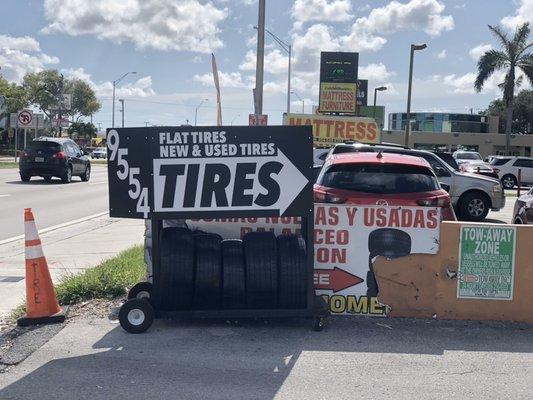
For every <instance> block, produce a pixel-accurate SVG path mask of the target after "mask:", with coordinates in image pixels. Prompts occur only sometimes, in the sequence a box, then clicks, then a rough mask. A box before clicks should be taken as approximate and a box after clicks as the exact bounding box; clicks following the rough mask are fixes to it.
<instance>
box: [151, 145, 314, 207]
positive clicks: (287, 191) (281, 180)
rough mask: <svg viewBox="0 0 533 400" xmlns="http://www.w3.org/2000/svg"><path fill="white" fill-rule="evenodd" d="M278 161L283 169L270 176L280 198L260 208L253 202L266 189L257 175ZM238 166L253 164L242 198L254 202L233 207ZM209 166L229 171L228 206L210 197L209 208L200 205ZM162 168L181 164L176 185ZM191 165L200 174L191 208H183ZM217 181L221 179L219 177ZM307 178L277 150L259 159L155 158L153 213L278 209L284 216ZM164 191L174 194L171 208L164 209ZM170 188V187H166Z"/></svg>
mask: <svg viewBox="0 0 533 400" xmlns="http://www.w3.org/2000/svg"><path fill="white" fill-rule="evenodd" d="M272 161H275V162H278V163H280V164H282V168H281V170H280V171H279V173H278V174H270V178H271V179H273V180H274V181H275V182H277V184H278V185H279V188H280V193H279V197H278V199H277V200H276V202H275V203H274V204H272V205H270V206H267V207H263V206H261V205H258V204H256V203H255V200H256V199H257V197H258V196H259V195H261V194H262V195H266V194H268V190H267V189H266V188H265V187H263V186H262V185H261V183H260V182H259V179H258V173H259V171H260V170H261V168H262V167H263V166H264V165H265V164H267V163H269V162H272ZM241 163H251V164H254V165H255V173H254V174H247V175H246V178H247V179H250V180H253V187H252V188H251V189H246V190H244V195H247V196H249V195H251V196H253V199H254V202H253V203H252V204H250V205H246V206H232V205H231V204H232V200H233V189H234V185H235V171H236V169H237V165H238V164H241ZM209 164H222V165H224V168H226V167H227V169H228V170H229V171H230V172H231V178H230V181H229V182H228V185H227V186H226V187H225V190H224V192H225V197H226V199H227V203H228V205H227V206H225V205H220V204H216V203H215V201H216V198H215V196H211V204H210V205H201V197H202V193H203V191H204V190H209V188H204V187H203V182H204V177H205V167H206V165H209ZM164 165H176V166H177V165H184V166H185V170H184V171H183V173H181V174H179V175H178V176H177V177H176V182H175V183H174V182H166V179H168V178H167V176H166V175H165V174H162V173H161V166H164ZM191 165H198V166H199V167H198V168H199V173H198V178H197V182H196V196H195V200H194V206H191V207H184V198H185V187H186V182H187V174H188V173H189V171H190V166H191ZM219 179H220V178H219ZM307 183H308V179H307V178H306V177H305V176H304V175H303V174H302V173H301V172H300V170H299V169H298V168H296V166H295V165H294V164H293V163H292V162H291V160H289V158H287V156H286V155H285V154H283V152H282V151H281V150H280V149H278V154H277V156H260V157H232V158H172V159H154V203H155V204H154V211H155V212H191V211H248V210H279V213H280V214H283V213H284V212H285V210H287V208H288V207H289V206H290V205H291V204H292V202H293V201H294V199H296V197H298V195H299V194H300V192H301V191H302V190H303V188H304V187H305V186H306V185H307ZM165 185H167V187H166V189H167V190H169V189H168V188H169V187H171V188H173V190H174V193H173V198H174V201H173V205H172V206H171V207H164V206H163V197H164V192H165ZM169 185H170V186H169Z"/></svg>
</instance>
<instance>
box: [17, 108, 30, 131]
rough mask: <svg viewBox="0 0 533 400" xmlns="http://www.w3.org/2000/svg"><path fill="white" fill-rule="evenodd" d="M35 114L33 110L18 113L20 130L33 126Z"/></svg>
mask: <svg viewBox="0 0 533 400" xmlns="http://www.w3.org/2000/svg"><path fill="white" fill-rule="evenodd" d="M32 120H33V112H32V111H31V110H22V111H19V112H18V113H17V124H18V126H19V128H29V127H30V126H31V125H32V123H31V122H32Z"/></svg>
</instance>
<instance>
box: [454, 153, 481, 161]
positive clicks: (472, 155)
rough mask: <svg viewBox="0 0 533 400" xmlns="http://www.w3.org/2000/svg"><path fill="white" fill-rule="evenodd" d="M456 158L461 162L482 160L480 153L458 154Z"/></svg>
mask: <svg viewBox="0 0 533 400" xmlns="http://www.w3.org/2000/svg"><path fill="white" fill-rule="evenodd" d="M455 157H456V158H458V159H459V160H481V159H482V158H481V156H480V155H479V154H478V153H457V154H456V156H455Z"/></svg>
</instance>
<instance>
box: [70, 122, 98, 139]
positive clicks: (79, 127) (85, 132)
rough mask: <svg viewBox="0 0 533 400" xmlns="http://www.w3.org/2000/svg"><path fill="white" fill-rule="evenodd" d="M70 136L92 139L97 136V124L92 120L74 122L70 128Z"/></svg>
mask: <svg viewBox="0 0 533 400" xmlns="http://www.w3.org/2000/svg"><path fill="white" fill-rule="evenodd" d="M68 134H69V136H71V137H72V136H74V137H77V138H85V139H91V138H93V137H96V126H94V125H93V124H92V123H90V122H74V123H72V124H71V125H70V126H69V128H68Z"/></svg>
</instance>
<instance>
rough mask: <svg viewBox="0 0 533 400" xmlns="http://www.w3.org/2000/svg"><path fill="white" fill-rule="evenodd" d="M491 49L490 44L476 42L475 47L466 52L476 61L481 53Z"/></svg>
mask: <svg viewBox="0 0 533 400" xmlns="http://www.w3.org/2000/svg"><path fill="white" fill-rule="evenodd" d="M491 49H492V45H490V44H484V43H481V44H478V45H477V46H476V47H472V48H471V49H470V51H469V52H468V54H470V57H472V59H473V60H474V61H477V60H479V58H480V57H481V56H482V55H483V54H485V52H487V51H489V50H491Z"/></svg>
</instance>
